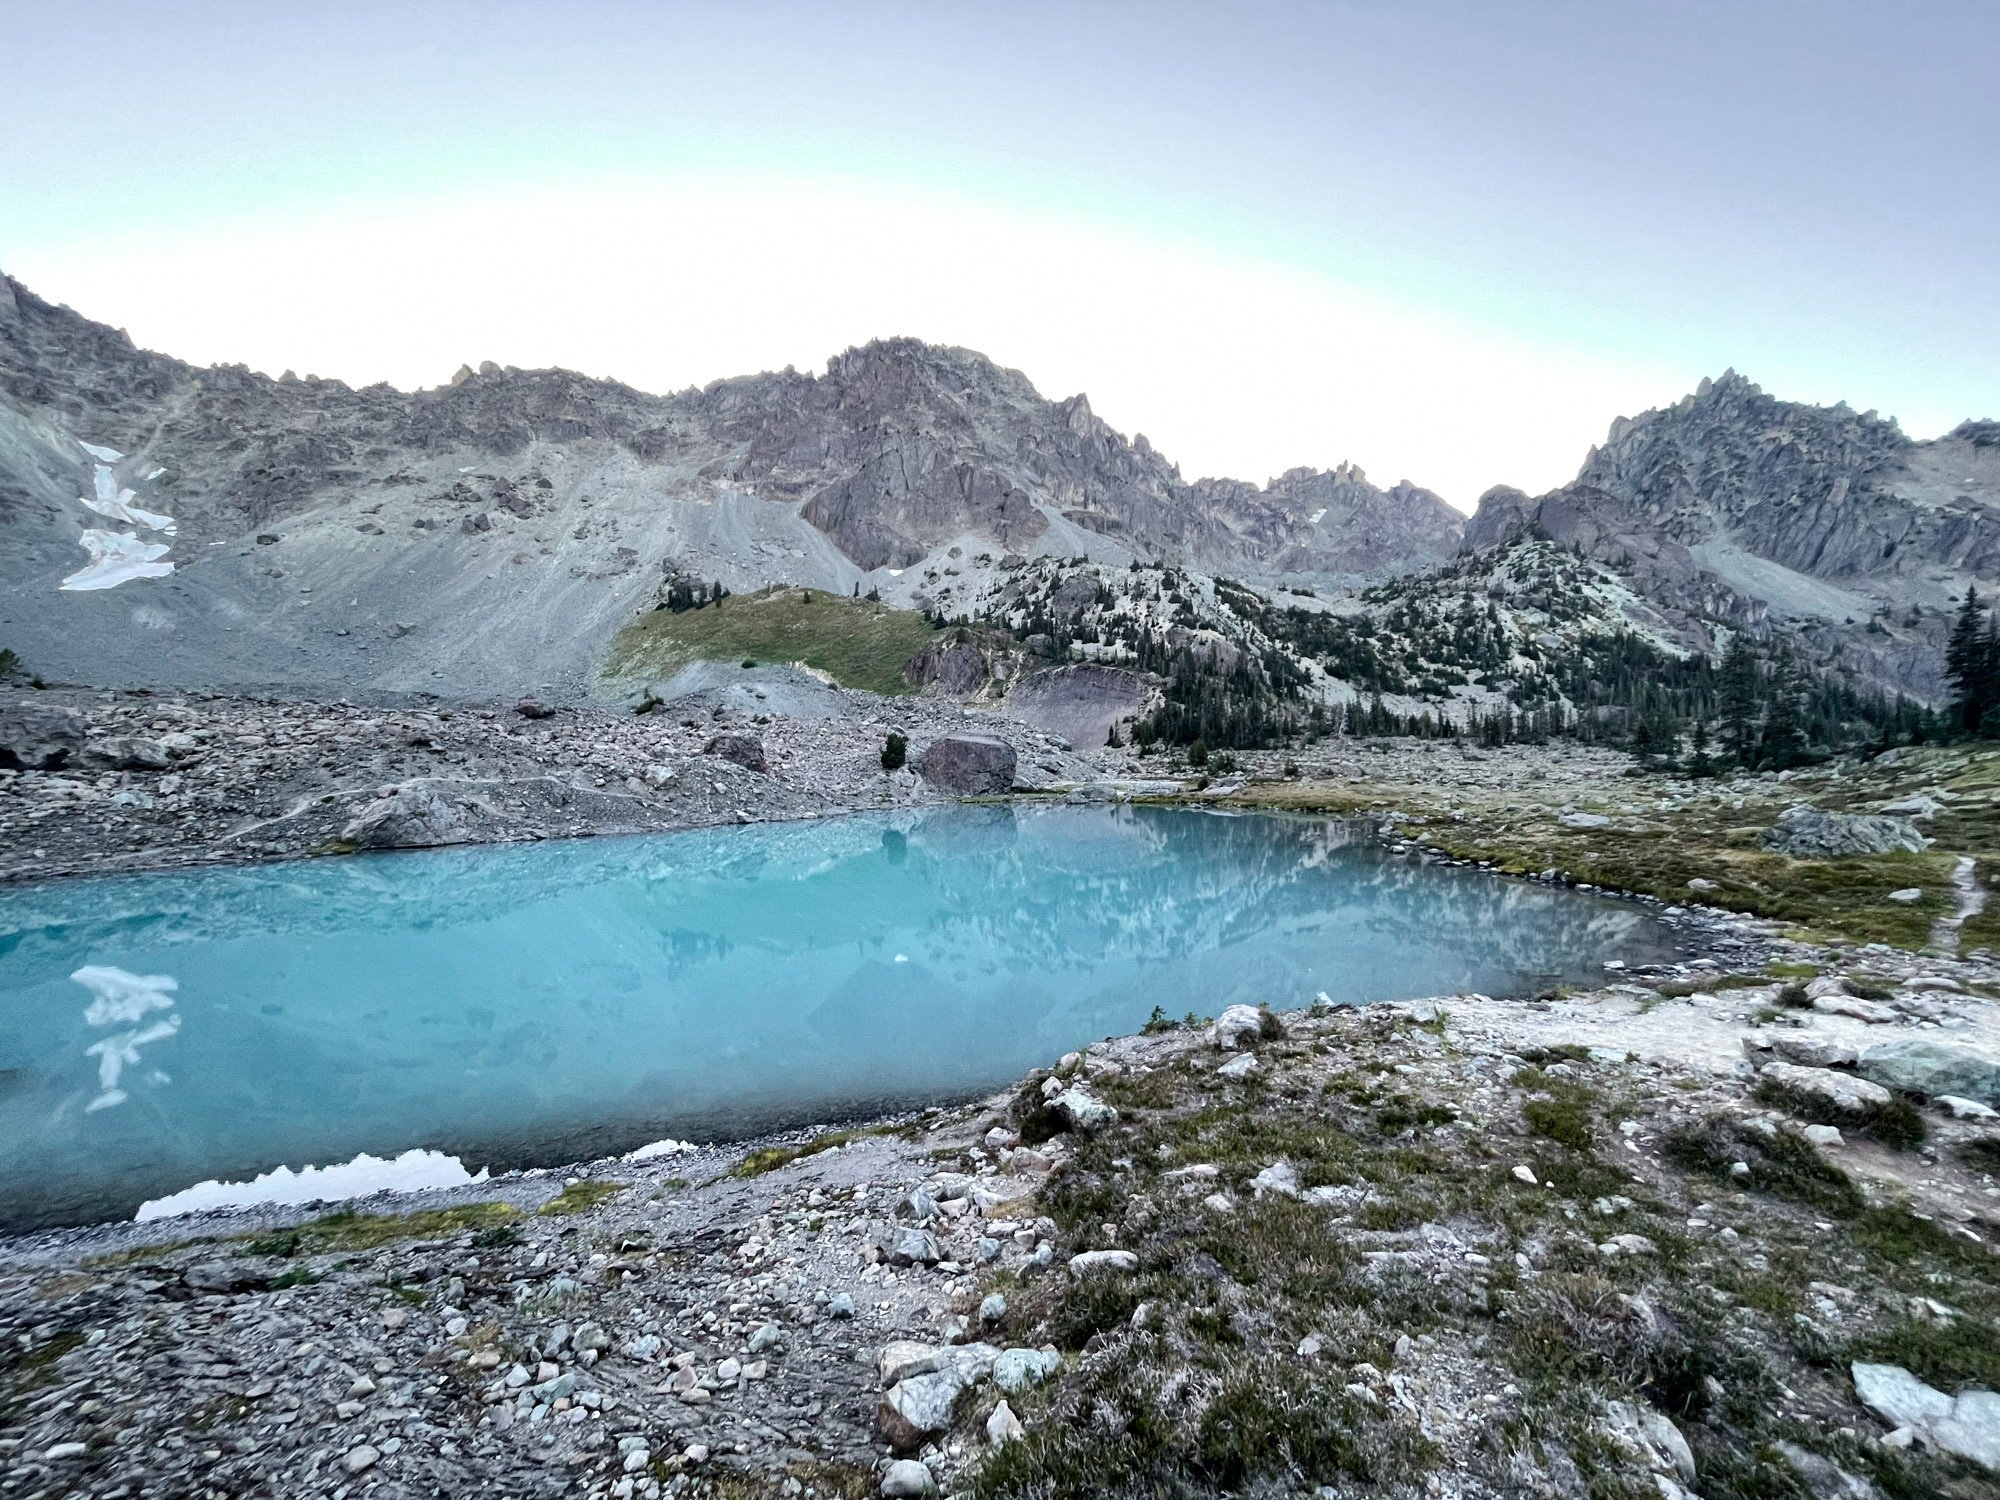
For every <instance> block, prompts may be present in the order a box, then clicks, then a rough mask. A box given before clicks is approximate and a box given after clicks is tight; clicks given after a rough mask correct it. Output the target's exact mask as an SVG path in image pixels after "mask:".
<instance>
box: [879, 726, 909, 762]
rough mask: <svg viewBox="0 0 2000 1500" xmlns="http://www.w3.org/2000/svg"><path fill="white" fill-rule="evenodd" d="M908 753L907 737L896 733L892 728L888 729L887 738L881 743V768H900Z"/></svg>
mask: <svg viewBox="0 0 2000 1500" xmlns="http://www.w3.org/2000/svg"><path fill="white" fill-rule="evenodd" d="M909 753H910V741H909V739H908V738H907V737H906V736H904V735H901V734H898V733H896V731H895V730H893V729H892V730H890V731H889V738H888V739H887V740H885V741H884V742H883V745H882V769H883V770H885V771H897V770H901V769H902V765H903V762H904V761H905V760H907V759H908V758H909Z"/></svg>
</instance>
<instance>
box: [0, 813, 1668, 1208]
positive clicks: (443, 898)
mask: <svg viewBox="0 0 2000 1500" xmlns="http://www.w3.org/2000/svg"><path fill="white" fill-rule="evenodd" d="M1673 951H1674V938H1673V935H1672V934H1671V933H1670V932H1669V931H1668V930H1667V929H1665V928H1664V927H1662V926H1661V925H1660V924H1658V923H1657V922H1656V921H1654V920H1653V919H1652V918H1651V917H1650V916H1649V915H1647V914H1646V913H1645V912H1643V911H1642V910H1640V909H1638V908H1634V907H1631V906H1627V905H1623V904H1620V903H1617V902H1612V901H1608V900H1603V899H1598V898H1593V897H1589V896H1580V895H1578V894H1576V893H1574V892H1566V891H1561V890H1552V889H1548V888H1544V887H1539V886H1533V885H1526V884H1522V883H1520V882H1513V881H1503V880H1498V879H1495V878H1493V877H1491V876H1487V875H1483V874H1480V873H1478V872H1475V871H1469V870H1455V869H1445V868H1439V867H1435V866H1430V865H1425V864H1423V863H1421V862H1419V861H1417V860H1415V859H1412V858H1408V857H1399V856H1395V855H1392V854H1389V853H1387V852H1386V851H1384V850H1383V849H1382V848H1381V847H1380V845H1379V844H1377V843H1376V842H1374V841H1373V840H1372V839H1371V838H1369V837H1367V836H1366V835H1365V834H1364V833H1363V832H1362V831H1360V830H1358V829H1356V828H1355V827H1353V826H1351V825H1347V824H1343V823H1339V822H1328V821H1325V820H1320V819H1304V818H1281V817H1266V816H1255V815H1238V816H1231V815H1222V814H1215V813H1206V812H1198V811H1189V810H1184V809H1165V808H1109V807H1066V806H1065V807H979V808H950V809H943V810H938V811H931V812H924V813H904V814H894V815H886V816H858V817H851V818H842V819H838V820H830V821H824V822H815V823H795V824H769V825H763V826H759V827H749V828H729V829H716V830H704V831H698V832H690V833H681V834H668V835H662V836H656V837H648V838H635V839H618V840H604V841H585V842H576V843H561V844H536V845H525V846H511V847H505V848H476V849H457V850H446V851H432V852H425V853H420V854H406V855H395V856H371V857H367V858H360V859H348V860H327V861H316V862H311V863H305V864H291V865H277V866H266V867H261V868H250V869H234V870H210V871H200V872H194V873H176V874H161V875H145V876H130V877H120V878H115V879H105V880H92V881H77V882H68V883H63V884H57V885H51V886H46V887H40V888H35V889H29V890H18V891H10V892H6V893H4V894H0V995H4V996H5V1004H4V1006H0V1077H4V1078H5V1079H6V1082H7V1087H6V1088H5V1089H4V1090H0V1223H4V1224H5V1225H6V1226H7V1227H15V1228H18V1227H22V1226H24V1225H27V1224H33V1223H49V1222H73V1221H77V1220H81V1219H90V1218H99V1217H104V1216H107V1215H109V1214H114V1213H129V1212H130V1211H131V1210H132V1209H133V1208H134V1207H136V1205H137V1204H138V1202H139V1201H140V1200H141V1199H143V1198H148V1197H157V1196H160V1195H162V1194H164V1193H167V1192H171V1191H174V1190H175V1189H178V1188H181V1187H185V1186H187V1185H188V1184H189V1183H192V1182H195V1181H197V1180H199V1179H202V1178H206V1177H214V1176H223V1177H237V1178H247V1177H249V1176H252V1175H254V1174H255V1173H256V1172H258V1171H261V1170H265V1169H268V1168H270V1167H272V1166H275V1165H278V1164H280V1163H286V1164H290V1165H292V1166H294V1167H297V1166H303V1165H306V1164H309V1163H329V1162H337V1161H343V1160H346V1159H348V1158H349V1157H352V1156H353V1155H354V1154H355V1153H357V1152H360V1151H371V1152H375V1153H377V1154H385V1153H394V1152H397V1151H401V1150H404V1149H407V1148H409V1147H413V1146H427V1147H435V1148H438V1149H441V1150H446V1151H450V1152H454V1153H456V1154H459V1155H461V1156H463V1157H464V1159H465V1161H466V1164H467V1166H469V1167H476V1166H479V1165H481V1164H486V1165H491V1166H494V1167H496V1168H503V1167H507V1166H517V1165H527V1164H537V1163H540V1164H551V1163H558V1162H568V1161H575V1160H579V1159H581V1158H584V1157H587V1156H593V1155H600V1154H606V1153H609V1152H612V1151H617V1150H623V1149H625V1148H628V1147H630V1146H632V1145H635V1144H637V1143H638V1142H640V1141H643V1140H647V1139H651V1138H653V1137H656V1136H660V1135H667V1134H673V1135H682V1136H694V1137H697V1138H702V1137H716V1136H729V1135H741V1134H748V1133H753V1132H755V1131H758V1130H763V1129H768V1128H773V1127H775V1126H778V1125H782V1124H788V1123H799V1122H803V1121H807V1120H814V1119H824V1118H829V1117H833V1116H837V1115H840V1114H852V1113H856V1112H862V1111H868V1110H874V1109H880V1108H884V1107H889V1106H894V1105H898V1104H905V1103H912V1102H918V1101H932V1100H938V1099H943V1098H949V1097H953V1096H963V1095H965V1094H968V1093H972V1092H974V1091H978V1090H982V1089H986V1088H991V1087H996V1086H999V1085H1001V1084H1003V1083H1005V1082H1006V1081H1008V1080H1009V1079H1011V1078H1013V1077H1015V1076H1017V1075H1019V1074H1020V1073H1022V1072H1024V1071H1026V1070H1027V1069H1029V1068H1031V1067H1034V1066H1037V1065H1039V1064H1042V1063H1046V1062H1048V1061H1049V1060H1050V1059H1052V1058H1054V1057H1055V1056H1057V1055H1059V1054H1060V1053H1062V1052H1064V1051H1066V1050H1068V1049H1069V1048H1072V1047H1075V1046H1077V1045H1080V1044H1082V1043H1085V1042H1088V1041H1092V1040H1095V1039H1097V1038H1099V1037H1103V1036H1107V1035H1111V1034H1114V1033H1120V1032H1128V1031H1132V1030H1135V1029H1136V1028H1137V1027H1139V1026H1140V1025H1142V1024H1143V1023H1144V1022H1145V1020H1146V1018H1147V1016H1148V1015H1149V1014H1150V1013H1151V1012H1152V1010H1153V1009H1154V1007H1155V1006H1158V1007H1159V1008H1161V1009H1162V1010H1164V1011H1165V1012H1166V1013H1167V1014H1168V1015H1173V1016H1178V1015H1182V1014H1185V1013H1187V1012H1189V1011H1193V1012H1196V1013H1199V1014H1203V1015H1212V1014H1214V1013H1216V1012H1217V1011H1219V1010H1221V1009H1222V1007H1223V1006H1225V1005H1228V1004H1231V1003H1233V1002H1236V1001H1249V1002H1252V1003H1259V1002H1262V1003H1269V1004H1270V1005H1272V1006H1273V1007H1275V1008H1279V1009H1283V1008H1287V1007H1292V1006H1298V1005H1304V1004H1308V1003H1310V1002H1311V1001H1312V999H1313V998H1314V996H1315V995H1317V994H1318V993H1320V992H1322V991H1323V992H1325V993H1327V994H1329V995H1331V996H1332V997H1333V998H1334V999H1335V1000H1339V1001H1368V1000H1384V999H1398V998H1408V997H1412V996H1417V995H1429V994H1445V993H1450V992H1452V991H1456V990H1483V991H1486V992H1488V993H1506V992H1514V991H1521V990H1525V989H1531V988H1539V987H1542V986H1545V985H1548V984H1551V983H1554V982H1557V981H1558V980H1562V979H1577V978H1587V977H1590V976H1592V975H1595V974H1598V973H1600V972H1601V966H1602V962H1603V960H1604V959H1606V958H1612V957H1616V958H1622V959H1625V960H1627V961H1628V962H1643V961H1646V960H1649V959H1655V958H1660V957H1665V956H1669V955H1670V954H1671V953H1672V952H1673ZM135 985H137V986H138V988H135V987H134V986H135ZM79 986H81V988H80V987H79ZM92 995H95V996H96V997H97V998H96V1000H94V1001H92V999H91V996H92ZM107 995H109V996H112V997H124V998H123V999H122V1000H119V999H115V998H114V999H113V1000H107V998H106V997H107ZM169 995H171V999H170V1000H169V999H168V996H169ZM146 996H150V997H152V998H151V1000H150V1002H149V1003H144V1004H142V1003H141V1002H142V999H143V997H146ZM86 1002H89V1004H88V1006H87V1005H86ZM169 1005H171V1007H172V1009H171V1012H169V1013H168V1014H170V1015H171V1018H172V1021H173V1022H174V1025H167V1024H166V1022H165V1020H164V1019H163V1018H161V1017H160V1016H159V1015H158V1014H157V1013H159V1012H166V1011H167V1007H168V1006H169ZM120 1006H122V1009H121V1008H119V1007H120ZM107 1007H109V1008H107ZM146 1010H152V1011H154V1012H156V1014H155V1015H153V1016H147V1017H144V1018H143V1019H142V1015H141V1012H143V1011H146ZM113 1011H116V1015H115V1016H114V1015H113ZM128 1012H129V1014H128ZM93 1016H94V1017H95V1018H96V1019H95V1020H93V1019H91V1017H93ZM114 1019H115V1020H116V1021H117V1022H118V1023H119V1024H123V1025H127V1026H128V1027H135V1026H136V1027H139V1028H140V1029H141V1030H142V1031H143V1032H146V1033H150V1034H146V1035H144V1037H143V1040H144V1043H145V1053H144V1067H143V1069H141V1068H139V1067H138V1066H136V1065H135V1064H134V1061H133V1058H134V1056H135V1055H136V1053H135V1050H134V1049H135V1048H136V1046H137V1044H138V1038H137V1036H136V1035H135V1036H128V1035H127V1034H126V1033H125V1032H119V1033H117V1034H116V1035H117V1038H118V1039H119V1040H120V1042H122V1043H123V1044H125V1050H124V1051H123V1052H121V1053H120V1054H119V1056H120V1057H121V1058H122V1059H123V1061H124V1064H125V1066H124V1067H123V1070H122V1073H121V1074H120V1075H119V1076H117V1077H114V1078H112V1079H111V1080H110V1082H109V1083H107V1081H106V1077H105V1075H106V1072H107V1071H108V1070H109V1067H110V1065H109V1063H108V1062H106V1061H105V1059H106V1058H107V1057H108V1056H109V1055H110V1054H109V1052H108V1051H107V1049H106V1047H105V1045H104V1043H105V1042H106V1035H105V1030H104V1028H105V1026H106V1025H107V1024H109V1023H110V1021H112V1020H114ZM148 1022H150V1023H151V1024H150V1025H149V1024H147V1023H148ZM175 1026H177V1028H178V1029H175ZM114 1090H115V1092H117V1093H118V1094H119V1095H120V1097H119V1098H118V1099H117V1100H116V1101H114V1102H115V1104H116V1107H106V1105H105V1102H104V1101H105V1100H106V1098H107V1095H108V1093H110V1092H112V1091H114ZM93 1104H95V1105H96V1108H93V1107H92V1106H93Z"/></svg>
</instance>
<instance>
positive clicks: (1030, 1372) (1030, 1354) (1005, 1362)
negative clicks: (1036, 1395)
mask: <svg viewBox="0 0 2000 1500" xmlns="http://www.w3.org/2000/svg"><path fill="white" fill-rule="evenodd" d="M1061 1368H1062V1356H1061V1355H1060V1354H1058V1353H1056V1351H1055V1350H1054V1349H1053V1348H1048V1349H1004V1350H1002V1351H1001V1353H1000V1357H999V1358H998V1359H997V1360H995V1361H994V1362H993V1383H994V1384H995V1385H997V1386H999V1387H1000V1389H1001V1390H1003V1391H1005V1392H1007V1394H1008V1395H1010V1396H1018V1395H1020V1394H1021V1392H1023V1391H1025V1390H1031V1389H1033V1388H1034V1387H1035V1386H1038V1385H1040V1384H1041V1383H1042V1382H1043V1381H1044V1380H1047V1379H1048V1378H1049V1377H1050V1376H1051V1375H1053V1374H1055V1372H1056V1371H1057V1370H1059V1369H1061Z"/></svg>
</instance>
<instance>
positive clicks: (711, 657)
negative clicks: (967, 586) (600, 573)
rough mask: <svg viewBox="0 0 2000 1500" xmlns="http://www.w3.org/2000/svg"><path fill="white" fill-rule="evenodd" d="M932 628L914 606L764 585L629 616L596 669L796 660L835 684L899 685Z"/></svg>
mask: <svg viewBox="0 0 2000 1500" xmlns="http://www.w3.org/2000/svg"><path fill="white" fill-rule="evenodd" d="M936 633H937V632H936V630H935V629H934V628H933V627H932V625H931V623H930V622H929V621H928V620H926V619H925V618H924V617H923V616H922V615H920V614H918V613H916V612H915V611H914V610H907V609H891V608H890V607H889V606H888V605H886V604H876V603H871V602H869V601H867V600H862V599H849V598H845V597H843V596H841V595H839V594H828V593H822V592H820V591H819V590H817V589H798V588H769V589H764V590H762V591H761V592H759V593H755V594H732V595H731V596H730V597H729V598H727V599H724V600H723V601H722V602H721V603H720V604H711V605H709V606H708V607H706V608H705V609H691V610H683V611H681V612H680V613H678V614H676V613H674V612H672V611H670V610H656V611H654V612H653V613H651V614H648V615H644V616H642V617H640V618H639V619H637V620H634V621H633V622H632V623H631V624H629V625H627V626H626V627H625V628H624V629H623V630H621V631H619V632H618V635H617V638H616V639H615V640H613V641H612V643H611V654H610V657H609V659H608V661H607V662H606V665H605V674H604V675H605V676H606V677H607V678H613V679H625V680H658V679H661V678H666V677H671V676H672V675H673V674H674V673H676V672H678V671H679V670H680V669H681V668H682V667H685V666H687V665H688V664H689V663H691V662H697V661H723V662H729V661H742V662H745V663H750V662H804V663H805V664H806V665H807V666H809V667H814V668H817V669H818V670H819V671H822V672H825V673H827V674H828V675H830V676H831V677H832V678H833V679H834V680H835V681H836V682H838V683H840V684H841V686H843V687H850V688H864V689H866V690H868V691H869V692H874V693H907V692H910V691H912V689H911V687H910V684H909V683H908V682H906V681H904V679H903V669H904V668H905V667H907V666H908V665H909V664H910V662H911V660H912V659H913V658H915V657H916V655H917V654H918V653H919V652H920V651H922V650H923V649H924V647H926V646H927V645H929V644H930V642H931V638H932V637H933V636H934V635H935V634H936Z"/></svg>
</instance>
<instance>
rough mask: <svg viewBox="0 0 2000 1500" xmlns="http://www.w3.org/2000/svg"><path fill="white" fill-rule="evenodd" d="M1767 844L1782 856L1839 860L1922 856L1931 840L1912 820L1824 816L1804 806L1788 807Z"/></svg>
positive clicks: (1769, 836) (1868, 816) (1858, 816)
mask: <svg viewBox="0 0 2000 1500" xmlns="http://www.w3.org/2000/svg"><path fill="white" fill-rule="evenodd" d="M1763 844H1764V847H1765V848H1766V849H1774V850H1776V851H1777V852H1778V853H1780V854H1790V855H1794V856H1797V857H1800V858H1819V859H1824V858H1837V857H1839V856H1840V855H1843V854H1890V853H1893V852H1894V851H1896V850H1898V849H1904V850H1908V851H1909V852H1910V853H1911V854H1921V853H1923V851H1924V850H1926V849H1928V848H1929V847H1930V840H1929V839H1927V838H1925V837H1924V836H1923V835H1922V834H1921V833H1919V832H1917V825H1916V824H1914V823H1912V822H1911V821H1910V820H1909V819H1908V818H1886V817H1881V816H1879V815H1868V814H1860V815H1856V814H1851V813H1830V812H1821V811H1820V810H1819V809H1818V808H1816V807H1809V806H1807V805H1806V804H1804V803H1800V804H1799V805H1797V806H1795V807H1788V808H1786V809H1785V811H1784V814H1783V815H1782V816H1781V817H1780V818H1779V819H1778V822H1777V826H1776V827H1774V828H1772V829H1770V830H1769V831H1768V832H1767V833H1765V835H1764V838H1763Z"/></svg>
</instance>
